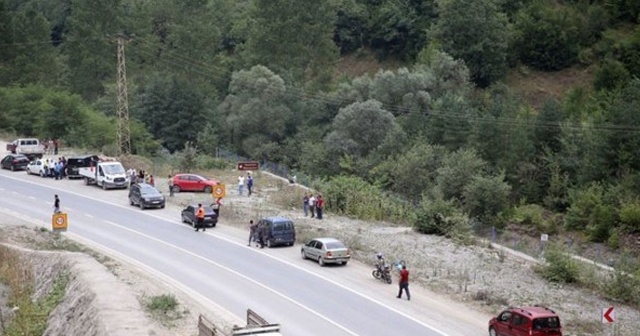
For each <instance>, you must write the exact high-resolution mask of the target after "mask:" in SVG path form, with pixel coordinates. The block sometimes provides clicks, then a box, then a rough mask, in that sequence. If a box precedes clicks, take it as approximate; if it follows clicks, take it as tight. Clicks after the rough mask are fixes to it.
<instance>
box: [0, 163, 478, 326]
mask: <svg viewBox="0 0 640 336" xmlns="http://www.w3.org/2000/svg"><path fill="white" fill-rule="evenodd" d="M79 183H81V182H79V181H52V180H49V179H41V178H39V177H36V176H26V174H25V173H11V172H8V171H0V210H2V209H5V210H6V209H9V210H10V211H13V212H18V213H23V214H29V216H31V217H32V218H37V219H39V220H41V221H44V222H49V221H50V216H51V212H52V200H53V194H55V193H57V194H59V195H60V197H61V199H62V207H63V210H64V209H67V210H68V211H67V212H68V213H69V216H70V222H71V226H70V230H69V232H71V233H73V234H75V235H78V236H80V237H82V238H83V239H87V240H90V241H91V242H93V243H94V244H98V245H99V246H102V247H104V248H107V249H109V250H114V251H117V252H118V253H120V254H122V255H125V256H127V257H128V258H131V259H133V260H135V261H137V262H139V263H142V264H144V265H146V266H148V267H149V268H151V269H153V270H155V271H156V272H159V273H161V274H162V275H163V276H164V277H166V278H168V279H171V280H172V281H175V282H177V283H180V284H181V285H183V286H186V287H188V288H191V289H192V290H193V291H194V292H197V293H198V294H199V295H201V296H203V297H205V298H207V299H209V300H211V301H213V302H215V303H217V304H218V305H220V306H222V307H224V308H225V309H227V310H228V311H229V312H231V313H232V314H234V315H236V316H239V317H241V316H244V312H245V310H246V309H247V308H251V309H253V310H255V311H257V312H259V313H261V314H262V315H263V316H265V317H266V318H267V320H269V321H270V322H277V323H280V324H281V325H282V333H283V334H284V335H287V336H294V335H331V336H334V335H362V336H376V335H380V336H387V335H424V336H441V335H450V336H454V335H469V336H470V335H483V334H484V333H485V331H484V328H481V327H479V325H478V323H472V322H469V321H466V320H465V319H464V318H461V316H463V315H464V313H463V312H461V311H458V312H457V314H455V315H453V316H452V315H451V314H450V313H451V312H449V311H446V310H442V311H437V310H438V307H436V308H435V310H436V311H433V312H430V314H429V317H428V318H425V317H424V316H418V317H415V316H414V315H412V313H415V312H417V311H419V310H420V309H412V308H403V307H397V305H398V304H399V303H400V300H395V299H392V300H380V299H379V298H376V297H373V295H375V293H372V292H371V291H368V290H366V289H363V290H362V291H359V289H358V288H357V284H353V283H346V284H345V283H344V282H342V283H341V282H340V281H336V280H335V279H339V278H338V277H334V276H333V275H334V274H337V273H343V274H344V273H345V272H347V271H349V269H350V268H354V267H355V268H357V267H359V266H358V265H357V263H355V262H352V263H351V264H350V265H348V266H347V267H340V266H336V267H331V266H330V267H326V268H322V269H321V268H319V267H317V265H312V264H311V263H309V262H305V261H303V260H301V258H300V257H299V249H298V248H279V249H270V250H266V249H265V250H257V249H252V248H248V247H247V246H246V245H245V242H244V241H241V240H239V239H237V237H232V236H228V235H226V234H225V232H224V230H222V229H221V228H220V227H218V228H215V229H211V230H208V231H207V233H206V234H205V233H202V232H194V231H193V230H192V229H191V228H190V227H188V226H187V225H185V224H181V223H179V220H178V219H177V218H178V217H179V215H178V214H177V213H175V209H164V210H158V211H144V212H143V211H140V210H138V209H136V208H130V207H128V206H127V205H126V197H124V196H125V195H126V194H125V193H124V192H122V191H102V190H99V189H98V188H94V187H85V186H82V187H81V188H86V189H81V190H87V193H86V194H85V193H84V192H77V191H78V190H79V188H78V187H77V186H78V184H79ZM69 185H73V186H74V188H75V189H74V188H69V187H68V186H69ZM64 189H66V190H64ZM74 190H75V191H74ZM94 190H95V191H94ZM102 193H105V194H102ZM116 193H119V194H121V195H120V197H122V201H121V202H112V201H104V200H105V199H112V198H113V197H112V196H113V195H115V194H116ZM102 195H109V197H106V198H103V197H102ZM172 218H176V219H175V220H174V219H172ZM223 225H224V223H221V224H220V225H219V226H223ZM354 264H355V265H354ZM310 267H311V268H312V269H313V271H310V270H309V269H310ZM360 267H361V266H360ZM415 296H416V294H414V297H415ZM418 299H419V298H418ZM415 301H417V300H416V299H414V300H413V301H411V304H420V303H419V302H420V301H418V302H415ZM402 303H403V304H404V303H407V302H406V301H403V302H402ZM421 309H423V310H424V309H425V307H421ZM456 315H458V316H456Z"/></svg>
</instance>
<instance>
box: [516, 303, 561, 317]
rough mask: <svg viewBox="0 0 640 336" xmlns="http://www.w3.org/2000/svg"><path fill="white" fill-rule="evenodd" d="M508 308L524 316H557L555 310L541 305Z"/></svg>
mask: <svg viewBox="0 0 640 336" xmlns="http://www.w3.org/2000/svg"><path fill="white" fill-rule="evenodd" d="M510 310H512V311H514V312H516V313H520V314H522V315H525V316H529V317H531V318H532V319H535V318H539V317H557V316H558V314H556V312H554V311H553V310H551V309H549V308H547V307H543V306H531V307H514V308H510Z"/></svg>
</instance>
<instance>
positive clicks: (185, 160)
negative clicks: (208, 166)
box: [178, 141, 198, 173]
mask: <svg viewBox="0 0 640 336" xmlns="http://www.w3.org/2000/svg"><path fill="white" fill-rule="evenodd" d="M197 154H198V150H197V149H196V147H195V146H193V145H192V144H191V142H189V141H187V143H185V145H184V149H183V150H182V151H181V152H180V153H179V154H178V155H179V159H178V168H179V170H180V171H182V172H185V173H188V172H190V171H192V170H193V169H194V168H196V157H197Z"/></svg>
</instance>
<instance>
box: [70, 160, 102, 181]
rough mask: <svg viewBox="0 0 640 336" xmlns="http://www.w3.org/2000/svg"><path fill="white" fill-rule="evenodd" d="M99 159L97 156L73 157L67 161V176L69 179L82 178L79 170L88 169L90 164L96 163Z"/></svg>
mask: <svg viewBox="0 0 640 336" xmlns="http://www.w3.org/2000/svg"><path fill="white" fill-rule="evenodd" d="M98 161H100V158H99V157H98V156H97V155H83V156H74V157H70V158H68V159H67V176H68V177H69V178H82V175H80V172H79V169H80V168H82V167H90V166H91V163H92V162H94V163H95V162H98Z"/></svg>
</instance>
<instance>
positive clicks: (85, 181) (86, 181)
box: [84, 177, 89, 185]
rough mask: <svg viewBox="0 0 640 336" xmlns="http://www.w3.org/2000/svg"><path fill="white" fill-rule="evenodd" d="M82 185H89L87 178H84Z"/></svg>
mask: <svg viewBox="0 0 640 336" xmlns="http://www.w3.org/2000/svg"><path fill="white" fill-rule="evenodd" d="M84 185H89V178H88V177H85V178H84Z"/></svg>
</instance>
